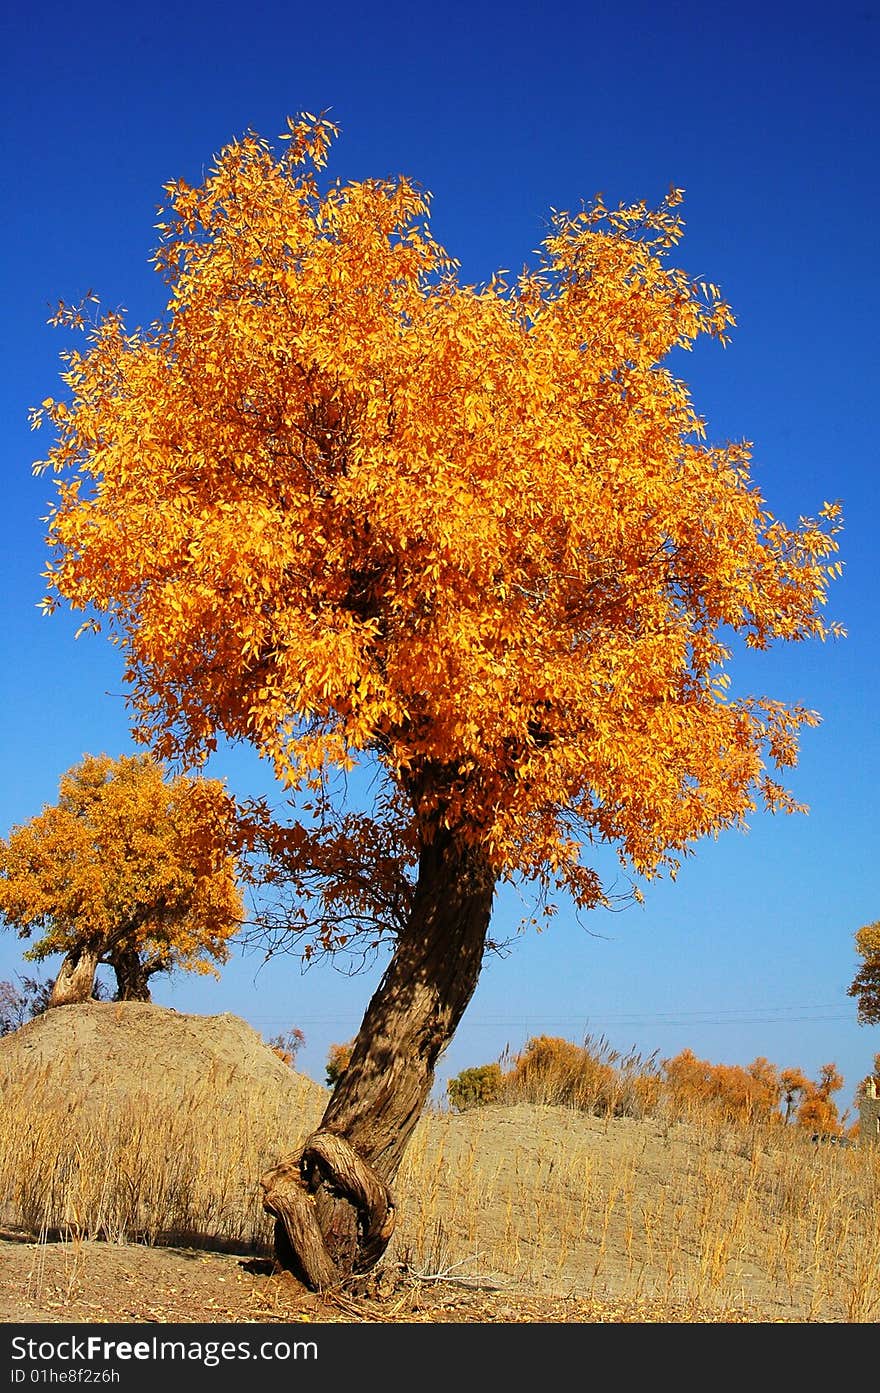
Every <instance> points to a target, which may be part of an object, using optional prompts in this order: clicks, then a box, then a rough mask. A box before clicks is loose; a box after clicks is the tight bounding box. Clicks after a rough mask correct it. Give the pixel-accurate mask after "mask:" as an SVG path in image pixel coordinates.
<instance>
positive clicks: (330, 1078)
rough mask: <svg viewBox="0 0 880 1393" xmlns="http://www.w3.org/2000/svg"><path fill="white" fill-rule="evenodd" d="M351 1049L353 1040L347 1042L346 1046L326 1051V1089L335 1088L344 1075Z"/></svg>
mask: <svg viewBox="0 0 880 1393" xmlns="http://www.w3.org/2000/svg"><path fill="white" fill-rule="evenodd" d="M353 1049H354V1040H349V1042H348V1044H347V1045H331V1046H330V1048H329V1050H328V1051H327V1064H326V1066H325V1073H326V1079H327V1087H328V1088H335V1087H336V1085H337V1083H338V1082H339V1080H340V1078H341V1077H342V1075H343V1074H344V1073H345V1071H346V1069H347V1068H348V1061H349V1060H350V1059H351V1052H352V1050H353Z"/></svg>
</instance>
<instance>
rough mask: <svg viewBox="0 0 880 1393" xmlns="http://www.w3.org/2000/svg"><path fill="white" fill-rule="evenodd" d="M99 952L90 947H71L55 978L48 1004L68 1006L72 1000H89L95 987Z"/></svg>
mask: <svg viewBox="0 0 880 1393" xmlns="http://www.w3.org/2000/svg"><path fill="white" fill-rule="evenodd" d="M98 959H99V954H98V953H96V952H94V951H93V950H92V949H91V948H79V949H74V948H72V949H71V950H70V952H69V953H68V954H67V956H66V957H65V959H64V961H63V963H62V964H61V967H60V969H59V972H58V976H57V977H56V978H55V982H54V985H53V987H52V991H51V994H50V996H49V1001H48V1003H47V1009H48V1007H49V1006H70V1005H72V1004H73V1003H74V1002H79V1001H90V1000H91V997H92V992H93V991H94V988H95V973H96V972H97V970H98Z"/></svg>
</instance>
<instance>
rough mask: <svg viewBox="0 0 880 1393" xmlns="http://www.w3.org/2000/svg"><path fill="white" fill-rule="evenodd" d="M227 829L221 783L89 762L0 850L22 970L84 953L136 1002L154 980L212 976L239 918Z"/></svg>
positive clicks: (1, 909) (140, 764)
mask: <svg viewBox="0 0 880 1393" xmlns="http://www.w3.org/2000/svg"><path fill="white" fill-rule="evenodd" d="M234 829H235V804H234V801H233V799H232V798H231V797H230V795H229V794H228V793H227V792H226V790H225V788H224V786H223V784H222V783H221V781H220V780H218V779H205V778H200V777H191V776H187V775H178V776H177V777H174V778H169V777H168V775H167V772H166V770H165V769H164V768H163V766H162V765H161V764H159V763H158V762H157V761H155V760H154V759H153V758H152V757H151V756H149V755H147V754H138V755H132V756H122V757H121V758H119V759H116V760H114V759H111V758H110V757H109V756H108V755H97V756H96V755H87V756H86V757H85V758H84V759H83V760H82V762H81V763H80V764H78V765H75V766H74V767H73V768H72V769H70V770H68V771H67V773H66V774H64V776H63V777H62V779H61V781H60V785H59V797H58V801H57V803H55V804H54V805H52V806H47V807H44V808H43V810H42V812H41V813H39V814H38V815H37V816H35V817H33V818H32V819H31V820H30V821H29V822H26V823H23V824H21V825H19V826H16V827H14V828H13V829H12V831H11V832H10V834H9V836H8V838H7V839H6V840H4V841H0V913H2V915H3V917H4V918H5V919H6V921H7V923H8V924H10V925H11V926H12V927H13V928H17V929H18V931H19V934H20V936H21V937H22V938H25V939H32V940H34V942H33V946H32V947H31V948H30V949H29V950H28V951H27V952H26V953H25V957H26V958H27V959H28V960H30V961H41V960H43V959H45V958H48V957H50V956H51V955H53V954H56V953H60V954H62V955H65V956H66V955H73V956H74V957H78V956H79V955H80V954H81V953H83V952H86V953H87V954H89V956H90V960H91V961H93V962H94V964H95V965H97V963H100V962H104V963H108V964H110V965H111V966H112V967H113V968H114V970H116V971H117V977H118V978H123V979H125V978H126V976H127V977H128V978H129V979H132V978H135V979H137V982H138V987H139V990H140V992H141V993H142V992H143V986H144V983H145V980H146V978H147V977H149V976H150V975H151V974H152V973H153V972H155V971H172V970H174V969H177V968H180V969H185V970H187V971H194V972H202V973H204V972H213V973H215V974H216V971H217V968H216V963H218V962H220V963H222V962H225V961H226V959H227V958H228V956H229V948H228V942H229V939H230V937H231V936H232V935H233V934H234V933H236V932H237V931H238V930H239V929H240V928H241V924H242V919H243V914H244V907H243V903H242V899H241V895H240V893H239V890H238V884H237V879H236V864H235V859H234V857H233V855H232V852H231V848H232V846H233V845H234ZM120 985H122V983H120ZM132 985H134V983H133V982H132ZM90 990H91V985H90V984H89V991H90ZM88 995H89V992H85V996H88Z"/></svg>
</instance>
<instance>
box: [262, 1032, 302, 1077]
mask: <svg viewBox="0 0 880 1393" xmlns="http://www.w3.org/2000/svg"><path fill="white" fill-rule="evenodd" d="M305 1043H306V1037H305V1035H304V1034H303V1033H302V1031H301V1030H300V1029H299V1027H298V1026H293V1027H292V1028H291V1029H290V1030H284V1031H282V1032H281V1033H280V1034H279V1035H273V1036H272V1038H271V1040H269V1042H268V1044H269V1048H270V1050H271V1051H272V1053H273V1054H277V1056H278V1058H279V1059H280V1060H281V1062H282V1064H289V1065H290V1067H291V1069H292V1068H293V1067H294V1064H295V1063H296V1057H297V1055H298V1054H299V1052H300V1050H301V1049H302V1047H303V1045H304V1044H305Z"/></svg>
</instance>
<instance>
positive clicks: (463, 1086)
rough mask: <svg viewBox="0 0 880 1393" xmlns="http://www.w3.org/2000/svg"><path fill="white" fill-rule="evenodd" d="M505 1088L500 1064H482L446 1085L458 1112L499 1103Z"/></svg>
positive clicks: (450, 1098)
mask: <svg viewBox="0 0 880 1393" xmlns="http://www.w3.org/2000/svg"><path fill="white" fill-rule="evenodd" d="M503 1088H504V1076H503V1074H502V1073H501V1065H500V1064H480V1065H478V1066H477V1068H475V1069H463V1070H462V1071H461V1073H460V1074H458V1075H457V1076H456V1077H455V1078H454V1079H450V1080H449V1082H448V1084H447V1085H446V1092H447V1094H448V1095H449V1101H450V1103H451V1104H452V1106H453V1107H454V1108H456V1109H457V1111H458V1112H465V1111H466V1110H467V1109H468V1108H477V1107H481V1106H483V1105H484V1104H486V1103H497V1102H498V1101H499V1099H500V1098H501V1094H502V1091H503Z"/></svg>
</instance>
